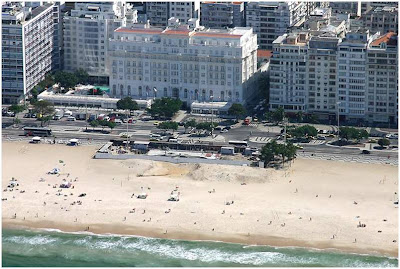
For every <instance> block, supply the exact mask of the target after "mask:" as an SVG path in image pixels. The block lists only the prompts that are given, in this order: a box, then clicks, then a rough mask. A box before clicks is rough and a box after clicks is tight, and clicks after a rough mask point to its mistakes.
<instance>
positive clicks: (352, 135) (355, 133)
mask: <svg viewBox="0 0 400 269" xmlns="http://www.w3.org/2000/svg"><path fill="white" fill-rule="evenodd" d="M339 135H340V138H343V139H346V140H351V139H356V140H360V139H362V138H368V136H369V134H368V132H367V131H366V130H362V129H357V128H353V127H340V132H339Z"/></svg>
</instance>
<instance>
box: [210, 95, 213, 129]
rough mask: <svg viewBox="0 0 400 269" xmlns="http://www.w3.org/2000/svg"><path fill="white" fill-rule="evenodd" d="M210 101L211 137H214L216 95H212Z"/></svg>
mask: <svg viewBox="0 0 400 269" xmlns="http://www.w3.org/2000/svg"><path fill="white" fill-rule="evenodd" d="M210 99H211V137H212V136H213V135H214V124H213V123H214V122H213V118H214V111H213V108H214V95H210Z"/></svg>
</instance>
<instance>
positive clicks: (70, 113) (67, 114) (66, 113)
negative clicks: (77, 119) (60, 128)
mask: <svg viewBox="0 0 400 269" xmlns="http://www.w3.org/2000/svg"><path fill="white" fill-rule="evenodd" d="M64 116H65V117H70V116H72V112H71V111H69V110H67V111H65V112H64Z"/></svg>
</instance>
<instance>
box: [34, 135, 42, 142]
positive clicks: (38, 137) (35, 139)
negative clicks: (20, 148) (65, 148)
mask: <svg viewBox="0 0 400 269" xmlns="http://www.w3.org/2000/svg"><path fill="white" fill-rule="evenodd" d="M40 140H42V138H41V137H40V136H35V137H33V138H32V141H40Z"/></svg>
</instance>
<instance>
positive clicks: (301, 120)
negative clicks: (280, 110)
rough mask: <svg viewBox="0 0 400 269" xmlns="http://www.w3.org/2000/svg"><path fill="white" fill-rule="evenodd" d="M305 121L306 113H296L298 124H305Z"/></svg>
mask: <svg viewBox="0 0 400 269" xmlns="http://www.w3.org/2000/svg"><path fill="white" fill-rule="evenodd" d="M303 119H304V113H303V112H302V111H299V112H297V113H296V120H297V122H303Z"/></svg>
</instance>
